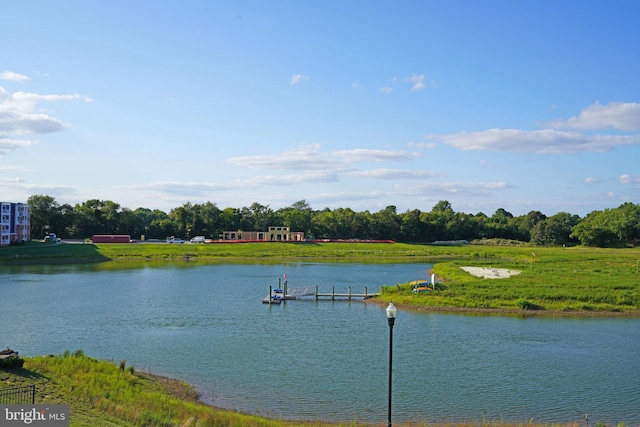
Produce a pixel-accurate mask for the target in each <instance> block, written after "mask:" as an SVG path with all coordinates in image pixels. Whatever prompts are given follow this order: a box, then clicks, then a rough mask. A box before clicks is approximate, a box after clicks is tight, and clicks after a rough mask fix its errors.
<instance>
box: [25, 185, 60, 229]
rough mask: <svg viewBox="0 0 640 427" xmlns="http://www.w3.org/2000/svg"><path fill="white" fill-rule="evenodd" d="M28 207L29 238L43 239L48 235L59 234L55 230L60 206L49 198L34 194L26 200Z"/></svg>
mask: <svg viewBox="0 0 640 427" xmlns="http://www.w3.org/2000/svg"><path fill="white" fill-rule="evenodd" d="M27 204H28V205H29V215H30V226H31V230H30V231H31V237H32V238H40V239H41V238H43V237H44V236H45V235H46V234H48V233H57V234H61V233H62V230H59V229H58V228H57V226H58V224H57V222H58V220H59V217H60V211H59V209H60V204H59V203H58V202H56V199H55V198H53V197H51V196H45V195H41V194H36V195H33V196H31V197H29V198H28V199H27Z"/></svg>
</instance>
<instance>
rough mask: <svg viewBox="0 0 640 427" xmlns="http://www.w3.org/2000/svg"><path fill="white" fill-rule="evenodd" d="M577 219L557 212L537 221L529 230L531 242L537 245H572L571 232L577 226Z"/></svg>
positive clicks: (574, 216) (565, 213)
mask: <svg viewBox="0 0 640 427" xmlns="http://www.w3.org/2000/svg"><path fill="white" fill-rule="evenodd" d="M578 221H579V217H578V216H577V215H571V214H569V213H567V212H559V213H557V214H555V215H553V216H550V217H548V218H546V219H543V220H541V221H538V222H537V223H536V224H535V225H534V226H533V227H532V228H531V242H532V243H535V244H537V245H554V246H555V245H565V244H569V243H574V242H575V240H574V239H571V238H570V237H569V236H570V235H571V230H572V229H573V227H575V226H576V224H578Z"/></svg>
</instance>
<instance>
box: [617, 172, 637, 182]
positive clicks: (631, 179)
mask: <svg viewBox="0 0 640 427" xmlns="http://www.w3.org/2000/svg"><path fill="white" fill-rule="evenodd" d="M620 183H621V184H640V175H635V176H632V175H627V174H624V175H620Z"/></svg>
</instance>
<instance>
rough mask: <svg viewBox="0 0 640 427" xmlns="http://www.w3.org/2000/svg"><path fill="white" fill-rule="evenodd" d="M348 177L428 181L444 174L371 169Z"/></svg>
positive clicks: (355, 172) (352, 173)
mask: <svg viewBox="0 0 640 427" xmlns="http://www.w3.org/2000/svg"><path fill="white" fill-rule="evenodd" d="M348 175H350V176H358V177H360V178H371V179H425V178H427V179H428V178H437V177H442V176H444V174H442V173H440V172H433V171H424V170H405V169H372V170H365V171H353V172H349V173H348Z"/></svg>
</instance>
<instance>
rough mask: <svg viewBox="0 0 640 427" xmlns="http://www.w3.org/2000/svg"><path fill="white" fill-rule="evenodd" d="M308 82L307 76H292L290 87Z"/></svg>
mask: <svg viewBox="0 0 640 427" xmlns="http://www.w3.org/2000/svg"><path fill="white" fill-rule="evenodd" d="M308 80H309V76H305V75H304V74H294V75H292V76H291V81H290V82H289V84H290V85H292V86H293V85H296V84H298V83H302V82H306V81H308Z"/></svg>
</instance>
